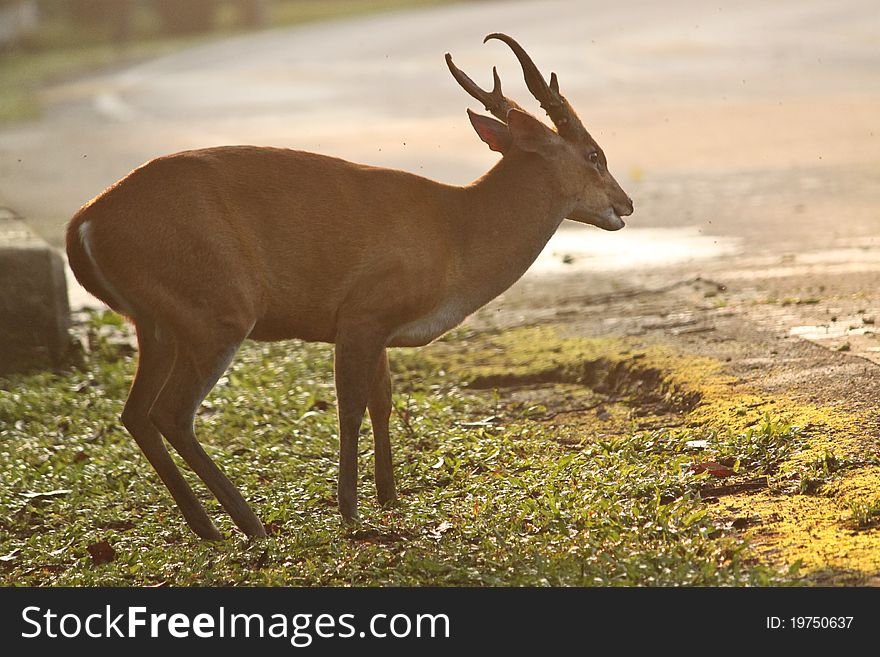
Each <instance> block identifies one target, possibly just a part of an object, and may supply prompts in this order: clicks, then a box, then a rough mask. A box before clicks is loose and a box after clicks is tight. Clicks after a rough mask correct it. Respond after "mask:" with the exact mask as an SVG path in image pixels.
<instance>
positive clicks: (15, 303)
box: [0, 208, 70, 374]
mask: <svg viewBox="0 0 880 657" xmlns="http://www.w3.org/2000/svg"><path fill="white" fill-rule="evenodd" d="M69 327H70V306H69V304H68V300H67V282H66V279H65V275H64V259H63V258H62V256H61V254H59V253H58V252H57V251H56V250H55V249H53V248H52V247H50V246H49V245H48V244H46V243H45V242H44V241H43V240H42V239H40V238H39V237H37V236H36V235H35V234H34V233H33V232H31V231H30V229H28V227H27V226H26V225H25V223H24V222H23V221H22V220H21V218H20V217H18V216H17V215H16V214H15V213H14V212H13V211H11V210H9V209H7V208H0V374H9V373H12V372H17V371H22V370H26V369H33V368H40V367H51V366H55V365H58V364H60V363H61V362H63V360H64V358H65V356H66V355H67V351H68V347H69V345H70V337H69V334H68V329H69Z"/></svg>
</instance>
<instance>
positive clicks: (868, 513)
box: [849, 499, 880, 529]
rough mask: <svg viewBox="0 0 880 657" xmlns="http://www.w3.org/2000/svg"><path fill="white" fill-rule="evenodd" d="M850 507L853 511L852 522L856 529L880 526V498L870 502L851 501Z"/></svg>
mask: <svg viewBox="0 0 880 657" xmlns="http://www.w3.org/2000/svg"><path fill="white" fill-rule="evenodd" d="M849 509H850V512H851V513H852V515H851V516H850V523H852V525H854V526H855V528H856V529H872V528H874V527H880V499H876V500H872V501H870V502H863V501H859V502H850V504H849Z"/></svg>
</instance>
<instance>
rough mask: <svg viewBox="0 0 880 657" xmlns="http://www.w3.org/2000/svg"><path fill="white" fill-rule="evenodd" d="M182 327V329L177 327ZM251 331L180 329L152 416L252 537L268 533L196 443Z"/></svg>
mask: <svg viewBox="0 0 880 657" xmlns="http://www.w3.org/2000/svg"><path fill="white" fill-rule="evenodd" d="M176 328H177V327H176ZM249 332H250V327H245V326H236V325H232V324H225V325H219V324H218V325H212V326H201V327H199V326H188V327H186V329H185V330H176V331H175V338H176V340H177V360H176V361H175V363H174V367H173V368H172V370H171V373H170V375H169V377H168V380H167V381H166V383H165V386H164V387H163V388H162V392H161V393H159V397H158V399H156V403H155V404H154V405H153V408H152V411H151V412H150V418H151V419H152V420H153V423H154V424H155V425H156V426H157V427H158V429H159V431H161V432H162V434H163V435H164V436H165V438H167V439H168V442H169V443H171V445H172V446H173V447H174V449H176V450H177V452H178V453H179V454H180V455H181V456H182V457H183V460H184V461H186V462H187V464H188V465H189V466H190V467H191V468H192V469H193V471H194V472H195V473H196V474H197V475H198V476H199V478H200V479H201V480H202V481H203V482H205V484H206V485H207V486H208V488H209V489H210V490H211V492H212V493H213V494H214V496H215V497H216V498H217V500H218V501H219V502H220V504H221V505H222V506H223V508H224V509H225V510H226V512H227V513H228V514H229V515H230V516H231V517H232V520H233V521H234V522H235V524H236V525H238V527H239V528H240V529H241V530H242V531H243V532H244V533H245V534H247V535H248V536H254V537H263V536H266V530H265V529H264V528H263V524H262V523H261V522H260V521H259V519H258V518H257V516H256V515H255V514H254V512H253V511H252V510H251V508H250V506H248V503H247V502H245V500H244V498H243V497H242V496H241V493H240V492H239V491H238V489H237V488H236V487H235V486H234V485H233V484H232V482H230V481H229V479H227V477H226V475H225V474H223V472H222V471H221V470H220V469H219V468H218V467H217V465H216V464H215V463H214V462H213V461H212V460H211V457H209V456H208V455H207V454H206V453H205V450H204V449H203V448H202V446H201V445H200V444H199V442H198V440H197V439H196V434H195V429H194V426H193V425H194V421H195V416H196V412H197V411H198V409H199V406H200V405H201V403H202V401H203V400H204V399H205V397H206V396H207V395H208V393H209V392H210V391H211V389H212V388H213V387H214V384H215V383H217V380H218V379H219V378H220V376H221V375H222V374H223V372H225V371H226V368H227V367H228V366H229V363H230V362H231V361H232V358H233V356H234V355H235V352H236V351H237V350H238V347H239V346H240V345H241V343H242V341H243V340H244V338H245V337H246V336H247V334H248V333H249Z"/></svg>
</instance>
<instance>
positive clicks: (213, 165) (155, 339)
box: [67, 110, 632, 538]
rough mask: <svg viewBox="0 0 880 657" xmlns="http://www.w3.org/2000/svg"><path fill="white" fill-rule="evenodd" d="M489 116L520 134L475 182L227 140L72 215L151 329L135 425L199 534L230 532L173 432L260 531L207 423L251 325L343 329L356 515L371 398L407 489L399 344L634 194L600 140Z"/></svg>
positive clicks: (450, 316)
mask: <svg viewBox="0 0 880 657" xmlns="http://www.w3.org/2000/svg"><path fill="white" fill-rule="evenodd" d="M486 121H492V122H493V123H492V124H487V123H486ZM495 124H497V125H495ZM474 125H475V128H477V130H478V132H480V131H481V130H483V129H486V130H492V131H493V134H495V133H497V131H499V130H500V131H508V130H509V135H510V136H509V139H508V138H506V137H505V138H504V139H502V140H501V141H500V142H499V143H502V144H503V152H504V157H503V159H502V160H501V161H500V162H499V163H498V164H497V165H496V166H495V167H493V168H492V170H491V171H489V172H488V173H487V174H486V175H485V176H483V177H482V178H480V179H479V180H477V181H476V182H474V183H473V184H471V185H467V186H464V187H456V186H451V185H445V184H441V183H438V182H434V181H431V180H428V179H426V178H422V177H419V176H416V175H413V174H411V173H406V172H403V171H396V170H391V169H382V168H376V167H370V166H365V165H360V164H353V163H351V162H346V161H343V160H340V159H336V158H332V157H327V156H324V155H316V154H312V153H304V152H300V151H293V150H284V149H278V148H266V147H256V146H224V147H219V148H209V149H203V150H194V151H186V152H182V153H177V154H174V155H168V156H165V157H160V158H157V159H155V160H152V161H151V162H148V163H147V164H145V165H143V166H141V167H140V168H138V169H135V170H134V171H132V172H131V173H130V174H129V175H128V176H127V177H125V178H124V179H123V180H121V181H120V182H118V183H117V184H115V185H114V186H113V187H111V188H109V189H108V190H106V191H105V192H104V193H102V194H101V195H99V196H98V197H97V198H96V199H94V200H93V201H91V202H89V203H88V204H86V205H85V206H84V207H83V208H82V209H80V211H79V212H78V213H77V214H76V215H75V216H74V217H73V219H72V220H71V222H70V225H69V227H68V233H67V248H68V254H69V259H70V265H71V268H72V269H73V271H74V274H75V275H76V277H77V279H78V280H79V281H80V282H81V283H82V285H83V286H84V287H85V288H86V289H87V290H89V291H90V292H92V293H93V294H94V295H95V296H97V297H98V298H100V299H102V300H104V301H105V302H106V303H108V304H109V305H110V306H111V307H113V308H114V309H116V310H119V311H123V312H125V313H127V314H128V315H130V317H131V319H132V320H133V321H134V323H135V325H136V327H137V332H138V340H139V344H140V348H141V357H140V361H139V364H138V372H137V374H136V376H135V381H134V382H133V384H132V390H131V392H130V394H129V398H128V401H127V402H126V407H125V411H124V413H123V422H124V424H125V426H126V428H128V430H129V431H130V432H131V433H132V435H133V436H134V438H135V440H136V441H137V442H138V444H139V445H140V446H141V448H142V449H143V451H144V453H145V454H146V456H147V458H148V459H149V460H150V462H151V463H152V464H153V465H154V467H155V468H156V470H157V471H158V473H159V475H160V476H161V477H162V479H163V481H164V482H165V483H166V485H167V486H168V487H169V490H170V491H171V493H172V494H173V496H174V498H175V500H177V502H178V504H179V505H180V507H181V509H182V510H183V512H184V515H185V516H186V518H187V521H188V522H189V523H190V526H191V527H193V529H194V530H195V531H196V532H197V533H198V534H199V535H200V536H204V537H206V538H218V537H219V533H218V532H217V530H216V528H214V526H213V524H212V522H211V521H210V519H209V518H208V516H207V514H206V513H205V511H204V509H203V508H202V507H201V505H200V504H199V503H198V501H197V500H196V498H195V496H194V495H193V493H192V491H191V490H190V489H189V486H188V485H187V484H186V482H185V481H184V480H183V479H182V478H181V477H180V473H179V471H177V469H176V467H175V466H174V464H173V461H171V460H170V457H169V456H168V454H167V451H166V449H165V446H164V443H163V442H162V436H164V437H165V438H166V439H167V440H168V441H169V442H170V443H171V444H172V445H173V446H174V447H175V448H176V449H177V450H178V451H179V452H180V454H181V455H182V456H183V458H184V459H185V460H186V461H187V463H188V464H189V465H190V466H191V467H192V468H193V469H194V470H195V471H196V473H197V474H198V475H199V476H200V477H201V478H202V480H203V481H205V483H206V484H207V485H208V486H209V488H210V489H211V490H212V492H214V494H215V495H216V496H217V498H218V499H219V500H220V502H221V503H222V504H223V506H224V508H226V510H227V511H228V512H229V513H230V515H232V517H233V519H234V520H235V522H236V524H238V526H239V527H240V528H241V529H242V530H243V531H245V532H246V533H247V534H249V535H254V536H261V535H264V530H263V527H262V524H261V523H260V521H259V520H258V519H257V518H256V516H255V515H254V514H253V512H252V511H251V509H250V507H249V506H248V505H247V503H246V502H245V501H244V500H243V499H242V497H241V495H240V494H239V493H238V491H237V489H235V487H234V486H233V485H232V484H231V483H230V482H229V481H228V480H227V479H226V477H225V476H224V475H223V474H222V472H220V471H219V470H218V469H217V467H216V466H215V465H214V463H213V462H212V461H211V460H210V459H209V458H208V457H207V455H206V454H205V453H204V451H203V450H202V449H201V447H200V445H199V444H198V441H197V440H196V438H195V434H194V432H193V418H194V416H195V413H196V410H197V409H198V406H199V404H200V403H201V401H202V400H203V399H204V397H205V396H206V395H207V394H208V392H209V391H210V389H211V387H212V386H213V385H214V383H215V382H216V380H217V379H218V378H219V377H220V376H221V374H222V372H223V370H224V369H225V367H226V366H227V365H228V363H229V360H230V359H231V358H232V355H233V354H234V353H235V350H236V349H237V347H238V345H239V344H240V343H241V341H242V340H244V339H245V338H246V337H250V338H253V339H257V340H282V339H288V338H300V339H303V340H308V341H324V342H330V343H335V345H336V386H337V400H338V406H339V421H340V436H341V445H340V478H339V505H340V511H341V513H342V515H343V517H345V518H346V519H352V518H354V517H355V516H356V495H355V488H356V457H357V435H358V430H359V428H360V424H361V422H362V418H363V415H364V412H365V410H366V408H367V407H368V406H369V411H370V416H371V420H372V423H373V428H374V438H375V441H376V459H377V473H376V484H377V490H378V492H379V496H380V499H382V500H383V501H390V500H393V499H394V480H393V474H392V471H391V456H390V454H391V452H390V442H389V437H388V414H389V413H390V407H391V406H390V396H391V387H390V379H389V376H388V368H387V356H386V348H387V347H389V346H417V345H421V344H425V343H427V342H429V341H430V340H432V339H434V338H436V337H437V336H438V335H440V334H442V333H443V332H445V331H446V330H448V329H449V328H451V327H452V326H454V325H455V324H457V323H458V322H460V321H461V320H462V319H463V318H464V317H465V316H466V315H467V314H469V313H471V312H473V311H474V310H476V309H477V308H479V307H480V306H482V305H483V304H485V303H486V302H488V301H489V300H491V299H492V298H494V297H495V296H497V295H498V294H499V293H501V292H502V291H504V290H505V289H506V288H507V287H509V286H510V285H512V284H513V283H514V282H515V281H516V280H517V279H518V278H519V277H520V276H521V275H522V274H523V272H525V270H526V269H527V268H528V266H529V265H530V264H531V263H532V261H533V260H534V259H535V258H536V257H537V255H538V254H539V253H540V251H541V249H542V248H543V246H544V244H546V242H547V240H549V238H550V237H551V236H552V234H553V232H554V231H555V230H556V228H557V227H558V225H559V223H560V222H561V221H562V220H563V218H565V217H566V216H568V217H572V218H577V219H578V220H581V221H587V222H591V223H592V222H599V221H606V220H605V219H601V215H602V214H603V213H605V214H606V215H607V214H608V213H609V212H612V209H613V211H614V212H615V213H617V214H628V213H629V212H631V211H632V206H631V202H630V201H629V199H628V198H627V197H626V195H625V194H624V193H623V191H622V190H621V189H620V187H619V186H618V185H617V183H616V182H615V181H614V179H613V178H612V177H611V176H610V174H608V173H607V169H603V168H601V167H597V166H595V165H594V163H592V162H591V161H590V159H589V157H588V156H589V153H585V152H584V144H582V143H574V142H570V141H566V140H564V139H562V138H561V137H560V136H559V135H558V134H557V133H556V132H554V131H552V130H551V129H550V128H548V127H546V126H545V125H544V124H542V123H540V122H539V121H538V120H537V119H535V118H534V117H531V116H530V115H527V114H525V113H522V112H520V111H519V110H512V111H511V113H510V116H509V120H508V125H506V126H505V125H504V124H499V123H498V122H497V121H495V120H494V119H488V118H486V119H485V121H478V122H475V124H474ZM498 126H500V127H498ZM501 134H502V136H503V135H504V134H506V133H504V132H502V133H501ZM595 148H598V146H596V147H595ZM602 162H603V163H604V154H602ZM618 221H619V217H618ZM84 224H87V227H88V231H87V233H88V247H89V248H90V253H91V256H92V257H91V258H90V257H89V253H87V251H86V249H85V248H84V245H83V244H82V241H81V232H80V229H81V227H82V226H83V225H84ZM621 225H622V222H621ZM618 227H619V226H618Z"/></svg>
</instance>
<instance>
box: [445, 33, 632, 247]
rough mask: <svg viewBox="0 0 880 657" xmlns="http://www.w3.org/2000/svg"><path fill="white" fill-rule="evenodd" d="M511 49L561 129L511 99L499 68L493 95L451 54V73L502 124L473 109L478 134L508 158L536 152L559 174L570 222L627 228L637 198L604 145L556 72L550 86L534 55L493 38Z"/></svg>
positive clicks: (501, 38)
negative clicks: (611, 166)
mask: <svg viewBox="0 0 880 657" xmlns="http://www.w3.org/2000/svg"><path fill="white" fill-rule="evenodd" d="M489 39H498V40H499V41H503V42H504V43H506V44H507V45H508V46H510V48H511V50H513V53H514V54H515V55H516V57H517V59H518V60H519V62H520V65H521V66H522V69H523V75H524V77H525V81H526V85H527V86H528V88H529V91H530V92H531V93H532V95H533V96H534V97H535V98H536V99H537V100H538V102H539V103H540V104H541V107H542V108H543V109H544V111H545V112H547V115H548V116H549V117H550V120H551V121H552V122H553V125H554V126H556V130H553V129H551V128H550V127H548V126H546V125H545V124H544V123H542V122H541V121H539V120H538V119H537V118H535V117H534V116H532V115H531V114H529V113H528V112H526V111H525V110H523V109H522V107H520V106H519V105H518V104H516V103H515V102H514V101H512V100H510V99H509V98H507V97H505V96H504V94H503V93H502V91H501V79H500V78H499V76H498V71H497V70H496V69H495V68H494V67H493V68H492V75H493V78H494V85H493V88H492V91H491V92H489V91H485V90H484V89H482V88H480V87H479V86H478V85H477V84H476V83H475V82H474V81H473V80H471V79H470V78H469V77H468V76H467V75H466V74H465V73H463V72H462V71H461V70H460V69H459V68H457V67H456V66H455V64H453V62H452V56H451V55H450V54H449V53H446V64H447V65H448V66H449V71H450V72H451V73H452V76H453V77H454V78H455V80H456V81H457V82H458V83H459V85H461V87H462V88H463V89H464V90H465V91H466V92H468V93H469V94H470V95H471V96H473V97H474V98H475V99H477V100H478V101H480V102H481V103H483V105H484V106H485V108H486V110H487V111H489V112H491V113H492V114H493V115H494V116H496V117H497V118H498V119H500V121H498V120H495V119H493V118H490V117H488V116H482V115H480V114H476V113H474V112H472V111H471V110H468V117H469V118H470V121H471V124H472V125H473V127H474V130H475V131H476V132H477V135H479V137H480V139H482V140H483V141H484V142H485V143H486V144H487V145H488V146H489V148H490V149H492V150H493V151H497V152H499V153H501V154H502V156H509V155H511V154H513V153H522V152H525V153H531V154H534V155H536V156H538V157H541V158H543V160H544V161H545V163H546V166H547V167H550V168H552V170H553V172H554V174H555V175H554V176H553V180H555V181H558V182H559V184H560V190H561V193H562V194H564V195H565V196H566V198H567V200H569V201H570V206H571V210H570V211H569V212H567V214H566V218H567V219H571V220H572V221H578V222H580V223H585V224H592V225H594V226H598V227H599V228H603V229H605V230H619V229H621V228H623V226H624V221H623V219H622V218H621V217H625V216H628V215H630V214H632V212H633V203H632V199H630V197H629V196H627V194H626V192H624V191H623V189H621V187H620V185H619V184H618V183H617V181H616V180H615V179H614V176H612V175H611V172H610V171H609V170H608V161H607V159H606V158H605V153H604V152H603V151H602V148H601V147H600V146H599V144H597V143H596V140H594V139H593V138H592V137H591V136H590V133H589V132H587V129H586V128H585V127H584V125H583V123H581V120H580V119H579V118H578V115H577V114H576V113H575V111H574V108H572V106H571V104H570V103H569V102H568V100H566V98H565V97H564V96H563V95H562V94H561V93H559V81H558V80H557V78H556V73H551V75H550V84H547V81H546V80H545V79H544V76H543V75H541V72H540V71H539V70H538V68H537V66H535V63H534V62H533V61H532V59H531V57H529V55H528V53H526V51H525V50H524V49H523V47H522V46H520V45H519V44H518V43H517V42H516V41H515V40H514V39H512V38H511V37H509V36H507V35H506V34H500V33H494V34H490V35H489V36H487V37H486V38H485V39H484V40H483V43H485V42H486V41H488V40H489Z"/></svg>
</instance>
